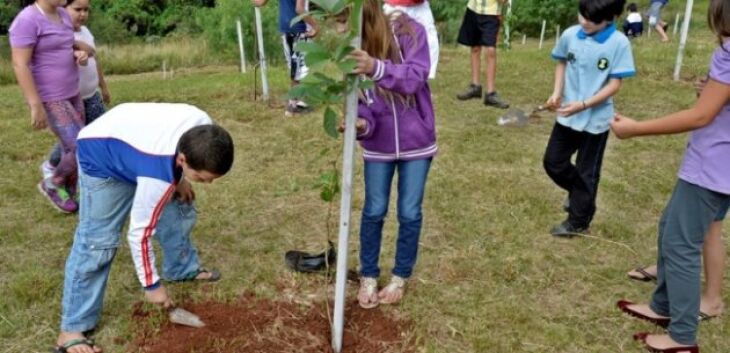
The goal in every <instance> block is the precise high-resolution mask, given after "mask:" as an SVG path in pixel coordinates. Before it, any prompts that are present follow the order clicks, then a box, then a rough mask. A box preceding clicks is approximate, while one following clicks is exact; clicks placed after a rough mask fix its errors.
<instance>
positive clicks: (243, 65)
mask: <svg viewBox="0 0 730 353" xmlns="http://www.w3.org/2000/svg"><path fill="white" fill-rule="evenodd" d="M236 32H237V33H238V53H239V54H240V55H241V73H244V74H245V73H246V51H245V49H244V48H243V30H241V20H236Z"/></svg>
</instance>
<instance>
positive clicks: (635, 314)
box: [616, 299, 671, 328]
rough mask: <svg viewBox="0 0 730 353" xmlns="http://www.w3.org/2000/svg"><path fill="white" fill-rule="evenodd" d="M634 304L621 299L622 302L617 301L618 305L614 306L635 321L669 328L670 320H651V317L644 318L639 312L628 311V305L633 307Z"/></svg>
mask: <svg viewBox="0 0 730 353" xmlns="http://www.w3.org/2000/svg"><path fill="white" fill-rule="evenodd" d="M634 304H636V303H634V302H630V301H628V300H624V299H622V300H619V301H618V303H616V306H618V308H619V309H621V311H623V312H625V313H626V314H629V315H631V316H633V317H635V318H637V319H642V320H645V321H649V322H651V323H652V324H654V325H657V326H660V327H663V328H667V327H669V322H670V321H671V319H669V318H666V319H664V318H653V317H649V316H646V315H644V314H642V313H640V312H637V311H635V310H633V309H629V305H634Z"/></svg>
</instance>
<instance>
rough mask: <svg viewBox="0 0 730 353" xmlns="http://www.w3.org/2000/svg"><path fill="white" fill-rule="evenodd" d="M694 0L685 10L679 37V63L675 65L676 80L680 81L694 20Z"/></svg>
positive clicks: (689, 1)
mask: <svg viewBox="0 0 730 353" xmlns="http://www.w3.org/2000/svg"><path fill="white" fill-rule="evenodd" d="M693 4H694V0H687V8H686V9H685V10H684V19H683V20H682V35H681V36H680V37H679V50H678V51H677V63H676V64H675V65H674V80H675V81H679V74H680V71H681V70H682V59H683V58H684V48H685V46H686V45H687V34H688V33H689V23H690V22H691V21H690V20H691V19H692V5H693Z"/></svg>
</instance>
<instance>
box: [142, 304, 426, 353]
mask: <svg viewBox="0 0 730 353" xmlns="http://www.w3.org/2000/svg"><path fill="white" fill-rule="evenodd" d="M184 307H185V309H187V310H190V311H191V312H194V313H196V314H197V315H199V316H200V318H201V319H202V320H203V321H204V322H205V324H206V326H205V327H204V328H201V329H195V328H188V327H183V326H178V325H174V324H171V323H169V322H167V321H166V320H164V319H163V318H162V316H163V315H162V314H161V313H159V312H155V313H153V312H148V311H145V310H144V309H143V306H142V305H141V303H140V305H137V306H135V309H134V312H133V314H132V319H133V321H134V322H135V325H136V327H137V338H136V340H135V341H134V342H132V344H131V345H132V347H130V350H131V351H133V352H166V353H192V352H195V353H219V352H264V353H266V352H277V353H279V352H300V353H309V352H312V353H314V352H317V353H320V352H332V348H331V347H330V339H331V338H330V337H331V331H330V322H329V319H328V316H330V315H331V313H328V312H327V311H328V310H327V308H326V307H325V305H324V304H323V303H319V304H317V305H313V306H302V305H298V304H295V303H289V302H279V301H270V300H263V299H257V298H255V297H254V296H253V295H250V294H247V295H244V296H242V297H241V298H239V299H238V300H237V301H235V302H232V303H220V302H213V301H206V302H201V303H195V304H186V305H184ZM345 313H346V319H345V335H344V344H343V352H347V353H356V352H357V353H359V352H362V353H366V352H367V353H377V352H382V353H386V352H415V338H414V336H413V333H412V329H411V328H412V325H411V323H410V322H409V321H407V320H402V319H399V318H397V317H395V316H396V315H395V314H396V311H395V310H389V309H382V308H376V309H371V310H364V309H362V308H360V307H359V306H358V305H357V302H355V301H351V302H349V303H347V307H346V311H345ZM155 316H159V319H160V320H161V321H163V323H162V324H161V325H159V326H155V325H154V324H152V323H153V322H155V321H157V320H155V319H156V317H155ZM158 322H159V321H158Z"/></svg>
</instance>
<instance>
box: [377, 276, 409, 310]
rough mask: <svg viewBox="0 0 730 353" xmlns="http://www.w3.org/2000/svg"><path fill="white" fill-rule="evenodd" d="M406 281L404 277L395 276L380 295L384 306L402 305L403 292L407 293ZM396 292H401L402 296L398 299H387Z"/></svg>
mask: <svg viewBox="0 0 730 353" xmlns="http://www.w3.org/2000/svg"><path fill="white" fill-rule="evenodd" d="M406 281H407V280H406V279H405V278H403V277H398V276H393V278H391V279H390V283H388V285H387V286H385V288H383V289H382V290H381V291H380V293H378V298H380V302H381V303H383V304H398V303H400V301H401V299H403V292H404V291H405V287H406ZM396 292H399V294H400V295H398V297H397V298H396V299H393V300H388V299H387V298H388V297H389V296H391V294H393V293H396Z"/></svg>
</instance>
